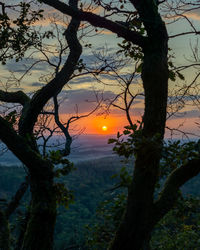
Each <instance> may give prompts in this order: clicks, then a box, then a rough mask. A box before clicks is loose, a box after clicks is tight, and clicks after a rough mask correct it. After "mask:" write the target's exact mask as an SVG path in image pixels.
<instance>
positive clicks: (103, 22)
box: [41, 0, 146, 47]
mask: <svg viewBox="0 0 200 250" xmlns="http://www.w3.org/2000/svg"><path fill="white" fill-rule="evenodd" d="M41 2H43V3H45V4H47V5H49V6H52V7H53V8H55V9H57V10H59V11H60V12H62V13H63V14H66V15H69V16H72V17H74V18H77V19H79V20H81V21H87V22H89V23H90V24H91V25H93V26H95V27H99V28H104V29H107V30H110V31H111V32H113V33H115V34H117V35H118V36H119V37H123V38H124V39H126V40H127V41H131V42H133V43H134V44H136V45H138V46H140V47H143V46H144V43H145V40H146V38H145V37H143V36H142V35H140V34H139V33H138V32H135V31H130V30H128V29H127V28H126V27H124V26H123V25H121V24H119V23H116V22H113V21H111V20H109V19H106V18H105V17H101V16H98V15H96V14H93V13H91V12H84V11H81V10H75V9H73V8H72V7H70V6H69V5H67V4H65V3H63V2H61V1H59V0H42V1H41Z"/></svg>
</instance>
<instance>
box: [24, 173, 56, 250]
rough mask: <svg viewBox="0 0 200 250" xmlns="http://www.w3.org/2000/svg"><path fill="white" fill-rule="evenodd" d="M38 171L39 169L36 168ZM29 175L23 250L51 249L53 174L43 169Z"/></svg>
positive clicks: (53, 206) (53, 205) (53, 199)
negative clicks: (29, 197) (28, 196)
mask: <svg viewBox="0 0 200 250" xmlns="http://www.w3.org/2000/svg"><path fill="white" fill-rule="evenodd" d="M38 170H39V168H38ZM37 173H38V174H36V173H32V175H31V184H30V186H31V195H32V199H31V206H30V218H29V221H28V224H27V229H26V233H25V235H24V241H23V246H22V249H23V250H36V249H42V250H51V249H53V236H54V227H55V222H56V196H55V191H54V186H53V173H52V171H51V170H50V169H49V171H45V173H46V174H44V169H43V170H42V168H41V170H40V171H37Z"/></svg>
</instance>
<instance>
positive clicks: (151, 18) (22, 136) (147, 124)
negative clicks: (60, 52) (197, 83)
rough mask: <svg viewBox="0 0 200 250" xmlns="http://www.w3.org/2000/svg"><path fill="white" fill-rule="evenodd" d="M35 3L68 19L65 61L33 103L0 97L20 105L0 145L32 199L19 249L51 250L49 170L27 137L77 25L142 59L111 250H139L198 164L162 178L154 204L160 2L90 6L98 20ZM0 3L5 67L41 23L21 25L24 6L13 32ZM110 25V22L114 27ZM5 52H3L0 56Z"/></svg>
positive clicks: (162, 96)
mask: <svg viewBox="0 0 200 250" xmlns="http://www.w3.org/2000/svg"><path fill="white" fill-rule="evenodd" d="M39 2H42V3H45V4H47V5H49V6H51V7H53V8H54V9H56V10H58V11H60V12H61V13H63V14H64V15H69V16H72V20H71V22H70V24H69V26H68V28H67V30H66V31H65V32H64V34H65V38H66V40H67V42H68V45H69V48H70V53H69V55H68V58H67V60H66V62H65V63H64V65H63V67H62V69H60V70H58V71H56V72H55V75H54V78H53V79H52V80H50V81H49V82H48V84H46V85H45V86H44V87H42V88H41V89H40V90H39V91H37V92H36V93H35V94H34V95H33V96H32V98H30V97H28V96H27V95H25V94H24V93H23V92H21V91H18V92H14V93H13V92H12V93H10V92H5V91H2V92H1V101H4V102H7V103H10V102H11V103H19V104H20V105H21V106H22V111H21V116H20V118H19V122H18V131H17V132H16V131H15V130H14V129H13V127H12V121H13V115H10V116H8V118H7V119H4V118H2V117H1V118H0V127H1V132H0V139H1V140H2V141H3V142H4V143H5V144H6V145H7V147H8V148H9V149H10V150H11V151H12V152H13V153H14V154H15V155H16V156H17V157H18V158H19V159H20V160H21V161H22V162H23V163H24V164H25V165H26V166H27V168H28V170H29V174H30V187H31V194H32V198H31V205H30V212H29V214H30V215H29V218H28V223H27V227H26V230H25V234H24V239H23V245H22V247H21V249H44V250H45V249H52V245H53V244H52V243H53V229H54V224H55V219H56V192H55V186H54V183H53V178H54V171H53V164H52V162H51V161H50V160H48V159H46V158H43V157H41V155H40V154H39V151H38V148H37V145H36V142H35V137H34V133H33V129H34V126H35V123H36V121H37V119H38V116H39V115H40V113H41V112H42V110H43V108H44V106H45V105H46V103H47V102H48V101H49V99H50V98H52V97H55V96H57V94H58V93H59V92H60V91H61V90H62V88H63V87H64V85H65V84H66V83H67V81H68V80H69V79H70V77H71V75H72V73H73V72H74V69H75V67H76V66H77V64H78V60H79V57H80V54H81V51H82V49H81V45H80V43H79V41H78V39H77V30H78V27H79V24H80V21H87V22H89V23H90V24H91V25H93V26H94V27H99V28H105V29H108V30H110V31H111V32H113V33H115V34H116V35H117V36H119V37H122V38H123V39H125V40H126V41H127V42H129V43H130V44H131V45H132V46H133V47H134V49H136V50H137V49H138V48H139V49H140V50H141V51H142V54H143V56H142V67H141V78H142V83H143V88H144V94H145V112H144V116H143V121H142V127H141V129H140V132H139V137H138V138H139V140H136V142H137V145H136V144H135V150H134V151H135V152H134V153H135V158H136V161H135V167H134V173H133V178H132V181H131V185H130V187H129V192H128V200H127V205H126V211H125V214H124V216H123V219H122V222H121V224H120V227H119V229H118V230H117V232H116V236H115V238H114V240H113V242H112V243H111V245H110V249H114V250H117V249H123V250H125V249H130V247H131V248H132V249H141V248H145V245H148V241H149V239H150V233H151V231H152V230H153V228H154V227H155V225H156V224H157V222H158V221H159V220H160V219H161V218H162V217H163V216H164V215H165V214H166V213H167V212H168V211H170V209H171V208H172V207H173V205H174V203H175V202H176V200H177V198H178V190H179V188H180V186H181V185H183V184H184V183H185V182H186V181H187V180H189V179H190V178H192V177H193V176H195V175H197V174H198V173H199V171H200V169H199V163H200V159H199V158H198V157H197V158H195V159H191V160H189V161H187V163H186V164H183V165H182V166H181V167H179V168H177V169H175V170H174V171H173V172H172V173H171V174H170V175H169V177H168V179H167V181H166V183H165V186H164V188H163V190H162V192H161V194H160V196H159V198H158V199H157V200H154V192H155V187H156V183H157V180H158V176H159V163H160V158H161V152H162V145H163V138H164V133H165V123H166V108H167V97H168V79H169V77H170V74H169V73H170V72H169V69H168V38H169V37H168V34H167V30H166V27H165V23H164V22H163V20H162V18H161V15H160V14H159V9H158V6H159V4H161V3H162V2H163V1H161V2H160V1H155V0H141V1H137V0H131V1H130V3H128V4H129V5H128V10H127V9H126V10H125V11H124V6H125V4H126V1H119V2H117V6H113V5H112V3H110V4H104V3H103V2H102V1H96V3H97V5H98V6H101V7H103V8H104V10H105V13H108V14H106V15H105V17H103V16H100V15H97V14H94V13H91V12H88V11H83V10H82V9H81V8H82V5H81V6H80V9H78V8H77V7H76V6H75V4H77V1H69V4H66V3H64V2H61V1H59V0H56V1H53V0H40V1H39ZM0 3H1V7H2V20H3V21H2V33H1V36H2V39H1V41H2V44H1V49H2V51H3V53H2V55H3V56H2V57H1V58H3V60H2V63H5V62H6V59H7V58H9V57H10V58H12V57H14V56H15V57H16V58H17V59H20V58H21V57H23V55H24V53H25V51H26V49H27V48H29V47H30V46H32V44H33V43H35V42H37V41H38V40H37V36H35V33H34V32H32V30H31V29H29V28H28V27H29V25H31V23H32V22H34V20H36V19H35V17H36V18H37V15H39V16H40V14H41V12H38V13H35V12H31V13H32V14H31V17H30V19H27V14H28V10H29V7H30V5H26V4H24V3H23V4H22V5H21V6H20V7H21V9H22V11H21V14H20V17H19V18H18V19H17V20H16V22H15V24H17V27H19V29H14V28H13V27H12V25H10V24H9V21H8V20H9V18H8V15H7V13H6V12H5V9H7V8H9V7H10V6H8V5H5V4H3V3H2V2H0ZM130 10H131V11H130ZM109 17H110V18H109ZM112 17H113V18H117V20H116V21H113V19H112ZM108 18H109V19H108ZM121 18H123V19H125V22H122V21H121ZM138 22H140V23H142V32H141V29H138V28H137V27H138V26H137V24H138ZM8 34H9V36H8ZM47 35H48V34H47ZM15 41H17V42H15ZM8 45H9V46H8ZM7 47H8V48H9V51H7V49H6V48H7ZM133 58H134V57H133ZM131 129H132V130H133V132H135V130H136V129H135V126H134V127H131ZM136 135H137V133H136ZM138 138H136V139H138ZM138 142H139V143H138ZM19 145H20V146H19ZM38 225H40V227H38Z"/></svg>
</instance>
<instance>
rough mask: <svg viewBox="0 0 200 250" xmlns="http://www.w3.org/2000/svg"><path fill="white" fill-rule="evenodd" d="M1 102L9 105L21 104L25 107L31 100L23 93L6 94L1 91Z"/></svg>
mask: <svg viewBox="0 0 200 250" xmlns="http://www.w3.org/2000/svg"><path fill="white" fill-rule="evenodd" d="M0 101H2V102H9V103H19V104H21V105H22V106H24V105H25V104H26V103H28V102H29V101H30V98H29V97H28V96H27V95H26V94H25V93H24V92H23V91H16V92H6V91H3V90H0Z"/></svg>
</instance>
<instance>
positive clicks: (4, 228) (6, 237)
mask: <svg viewBox="0 0 200 250" xmlns="http://www.w3.org/2000/svg"><path fill="white" fill-rule="evenodd" d="M0 249H1V250H10V230H9V223H8V219H7V216H6V213H5V212H4V211H3V210H0Z"/></svg>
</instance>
